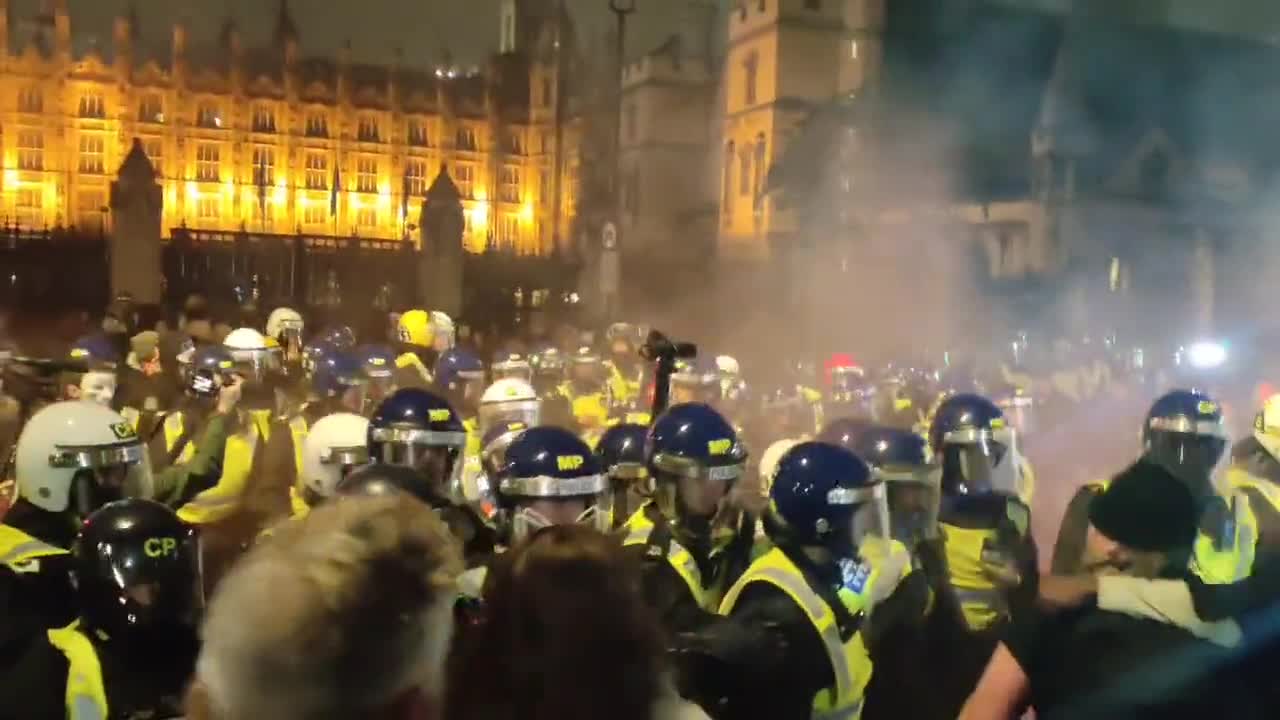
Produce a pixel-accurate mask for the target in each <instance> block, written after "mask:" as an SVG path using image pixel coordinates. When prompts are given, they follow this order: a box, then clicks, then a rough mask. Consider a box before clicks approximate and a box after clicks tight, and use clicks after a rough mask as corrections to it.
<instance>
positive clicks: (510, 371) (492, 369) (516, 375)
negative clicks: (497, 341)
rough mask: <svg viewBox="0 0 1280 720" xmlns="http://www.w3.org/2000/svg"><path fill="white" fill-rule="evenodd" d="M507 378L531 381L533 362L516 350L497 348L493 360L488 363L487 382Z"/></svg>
mask: <svg viewBox="0 0 1280 720" xmlns="http://www.w3.org/2000/svg"><path fill="white" fill-rule="evenodd" d="M508 379H511V380H523V381H524V382H531V381H532V380H533V363H532V362H531V361H530V359H529V358H527V357H525V356H524V355H521V354H520V353H518V352H512V351H510V350H499V351H498V352H496V353H494V355H493V360H492V361H491V362H490V363H489V382H490V383H496V382H500V381H502V380H508Z"/></svg>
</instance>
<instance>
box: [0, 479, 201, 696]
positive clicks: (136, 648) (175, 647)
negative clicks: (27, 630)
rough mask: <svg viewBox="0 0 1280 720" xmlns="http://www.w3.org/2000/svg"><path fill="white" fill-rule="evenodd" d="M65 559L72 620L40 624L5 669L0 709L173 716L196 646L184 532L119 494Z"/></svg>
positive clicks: (167, 513)
mask: <svg viewBox="0 0 1280 720" xmlns="http://www.w3.org/2000/svg"><path fill="white" fill-rule="evenodd" d="M70 557H71V571H72V573H73V574H74V577H75V591H74V594H73V598H74V601H75V605H76V610H77V613H76V614H77V618H76V619H75V620H74V621H73V622H71V623H70V624H68V625H66V626H65V627H60V628H55V629H50V630H48V631H47V633H46V636H45V637H44V638H43V642H40V641H36V642H33V644H32V646H31V647H30V648H29V650H28V652H27V653H26V654H25V655H24V656H23V657H22V659H21V660H20V661H19V662H18V664H17V666H16V667H15V668H14V669H13V670H12V671H11V672H10V673H7V674H6V676H5V682H4V686H5V688H7V689H6V690H3V691H0V707H2V708H4V709H3V710H0V715H5V714H6V712H7V711H9V710H15V709H17V708H21V712H20V713H18V715H15V716H21V717H24V718H45V717H48V718H62V717H66V718H71V719H72V720H90V719H97V718H103V719H105V718H138V717H173V716H176V715H178V714H180V713H181V708H182V699H183V693H184V692H185V691H186V688H187V684H188V683H189V681H190V679H191V676H192V674H193V671H194V669H195V661H196V655H197V654H198V651H199V642H198V640H197V635H196V627H197V626H196V623H197V621H198V614H197V613H198V611H199V607H200V595H199V587H200V579H199V550H198V544H197V541H196V536H195V533H194V531H193V530H192V529H191V528H190V527H189V526H187V525H185V524H184V523H183V522H182V521H181V520H179V519H178V517H177V515H175V514H174V512H173V511H172V510H170V509H168V508H166V507H164V506H163V505H159V504H157V503H154V502H150V501H148V500H142V499H130V500H121V501H118V502H113V503H111V504H109V505H106V506H104V507H102V508H101V509H99V510H97V511H96V512H94V513H93V514H92V515H90V516H89V518H88V519H87V520H86V522H85V524H84V526H83V527H82V528H81V530H80V534H79V537H78V538H77V539H76V541H75V546H74V548H73V549H72V553H71V556H70Z"/></svg>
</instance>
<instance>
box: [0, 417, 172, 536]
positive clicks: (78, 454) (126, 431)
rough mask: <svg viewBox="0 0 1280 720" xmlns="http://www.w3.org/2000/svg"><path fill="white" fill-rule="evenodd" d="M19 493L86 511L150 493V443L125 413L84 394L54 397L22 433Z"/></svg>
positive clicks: (52, 507) (51, 508)
mask: <svg viewBox="0 0 1280 720" xmlns="http://www.w3.org/2000/svg"><path fill="white" fill-rule="evenodd" d="M15 455H16V470H17V476H18V477H17V480H18V494H19V496H20V497H21V498H22V499H24V500H26V501H27V502H29V503H31V504H32V505H34V506H36V507H38V508H40V509H41V510H45V511H48V512H54V513H60V512H66V511H68V510H70V511H73V512H74V513H75V514H76V516H77V517H82V518H83V517H85V516H87V515H88V514H89V513H91V512H93V511H94V510H96V509H98V508H99V507H101V506H102V505H105V504H106V503H108V502H111V501H113V500H119V499H122V498H124V497H127V496H141V497H146V496H148V495H150V493H151V490H152V487H151V462H150V460H149V459H148V458H147V446H146V445H145V444H143V442H142V441H141V440H140V439H139V438H138V434H137V432H136V431H135V430H134V429H133V426H132V425H131V424H129V422H128V421H127V420H125V419H124V418H123V417H121V415H120V413H117V412H115V411H114V410H112V409H111V408H107V407H103V406H102V405H99V404H97V403H93V402H87V401H83V400H73V401H67V402H59V403H54V404H52V405H49V406H47V407H45V408H44V409H42V410H40V411H39V412H37V413H36V414H35V415H33V416H32V417H31V419H30V420H29V421H27V424H26V426H25V427H23V428H22V434H21V435H20V436H19V437H18V447H17V452H16V454H15Z"/></svg>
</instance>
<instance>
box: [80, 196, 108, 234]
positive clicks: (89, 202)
mask: <svg viewBox="0 0 1280 720" xmlns="http://www.w3.org/2000/svg"><path fill="white" fill-rule="evenodd" d="M106 204H107V203H106V198H105V197H104V196H103V194H102V193H101V192H98V191H96V190H86V191H84V192H81V193H80V194H79V195H78V196H77V197H76V225H78V226H80V227H81V228H86V229H90V230H104V229H105V228H104V227H103V226H104V225H105V223H106V216H105V215H104V214H103V212H102V208H103V206H105V205H106Z"/></svg>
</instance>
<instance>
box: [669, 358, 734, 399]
mask: <svg viewBox="0 0 1280 720" xmlns="http://www.w3.org/2000/svg"><path fill="white" fill-rule="evenodd" d="M721 397H722V395H721V384H720V368H719V367H717V366H716V364H715V362H714V361H713V360H709V359H705V358H702V357H697V358H690V359H687V360H679V361H677V362H676V369H675V372H673V373H671V402H673V403H677V404H678V403H691V402H696V403H706V404H707V405H711V406H713V407H714V406H715V405H716V404H717V403H719V402H720V400H721Z"/></svg>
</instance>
